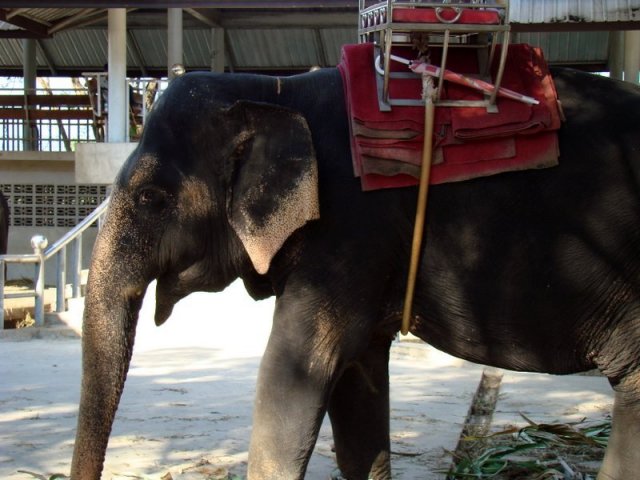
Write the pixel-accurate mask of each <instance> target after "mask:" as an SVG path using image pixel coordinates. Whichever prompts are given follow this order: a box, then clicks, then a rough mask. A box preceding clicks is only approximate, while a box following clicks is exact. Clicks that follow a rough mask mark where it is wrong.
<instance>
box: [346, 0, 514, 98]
mask: <svg viewBox="0 0 640 480" xmlns="http://www.w3.org/2000/svg"><path fill="white" fill-rule="evenodd" d="M358 35H359V43H373V44H374V45H375V46H376V60H375V61H376V64H379V73H380V75H379V77H376V78H377V80H378V92H377V93H378V101H379V104H380V109H381V110H390V109H391V107H392V106H394V105H399V106H402V105H416V104H418V102H416V100H415V99H413V98H410V97H398V96H394V95H393V94H392V92H391V91H390V82H391V80H392V79H393V78H402V77H403V76H406V75H407V72H403V73H400V72H394V71H393V67H392V65H393V62H394V55H393V53H392V50H393V49H394V48H396V47H399V46H412V47H413V48H414V49H416V50H418V51H419V54H420V55H422V56H425V57H426V58H427V59H429V60H431V59H430V58H429V57H430V55H431V54H432V52H433V50H440V52H441V56H440V59H439V61H440V67H441V71H440V72H439V73H438V74H437V75H436V76H437V77H438V87H439V90H440V89H441V87H442V85H443V82H444V77H445V75H444V72H445V69H446V68H447V61H448V55H449V52H451V51H453V50H459V49H465V50H472V51H474V52H475V53H476V55H477V56H478V59H479V61H480V69H479V71H478V72H477V73H478V75H480V76H481V77H484V78H485V79H488V73H489V68H490V67H491V65H492V64H493V62H494V57H495V55H496V51H497V46H498V44H499V43H501V44H502V45H503V46H508V45H509V37H510V27H509V0H439V1H433V0H431V1H429V0H411V1H397V0H384V1H380V0H377V1H375V0H359V25H358ZM502 52H503V53H502V55H500V59H499V63H498V68H497V70H496V72H495V75H494V80H495V81H494V85H495V90H494V91H492V92H490V93H489V95H487V96H486V97H485V98H480V99H474V100H473V101H471V102H472V103H469V102H470V101H468V100H466V99H456V100H452V99H449V100H448V101H447V104H448V105H459V106H465V105H471V104H473V105H476V106H484V107H486V108H489V109H491V110H494V105H495V100H496V95H497V93H496V92H497V91H498V90H499V88H500V86H501V83H502V75H503V72H504V67H505V63H506V50H505V49H503V50H502ZM437 100H438V101H439V102H441V100H442V99H441V95H440V93H437ZM441 104H442V103H441Z"/></svg>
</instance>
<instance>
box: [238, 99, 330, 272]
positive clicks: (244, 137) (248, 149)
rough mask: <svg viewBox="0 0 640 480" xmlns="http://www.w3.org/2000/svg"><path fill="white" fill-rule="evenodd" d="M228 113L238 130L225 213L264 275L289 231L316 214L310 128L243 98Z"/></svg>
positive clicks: (284, 111) (280, 111) (290, 114)
mask: <svg viewBox="0 0 640 480" xmlns="http://www.w3.org/2000/svg"><path fill="white" fill-rule="evenodd" d="M228 114H229V115H230V117H231V118H232V119H233V120H232V122H234V124H235V125H242V132H241V133H240V134H239V135H238V137H236V143H237V147H236V150H235V153H234V155H233V166H232V169H233V173H232V176H231V182H230V191H229V194H228V197H227V214H228V216H229V221H230V223H231V226H232V227H233V229H234V230H235V232H236V234H237V235H238V237H239V238H240V240H241V241H242V243H243V245H244V247H245V249H246V251H247V253H248V254H249V257H250V258H251V261H252V262H253V266H254V267H255V269H256V271H257V272H258V273H260V274H264V273H267V271H268V270H269V266H270V264H271V260H272V259H273V257H274V255H275V254H276V253H277V252H278V250H279V249H280V247H282V245H283V244H284V242H285V241H286V239H287V238H288V237H289V235H291V234H292V233H293V232H294V231H295V230H297V229H298V228H300V227H302V226H303V225H304V224H306V223H307V222H308V221H310V220H314V219H317V218H319V204H318V168H317V164H316V157H315V152H314V148H313V142H312V140H311V131H310V130H309V127H308V125H307V122H306V120H305V119H304V117H303V116H302V115H300V114H299V113H296V112H294V111H291V110H287V109H284V108H281V107H278V106H275V105H268V104H259V103H253V102H247V101H241V102H237V103H236V104H234V105H233V106H232V107H231V108H230V109H229V111H228ZM237 122H238V123H237Z"/></svg>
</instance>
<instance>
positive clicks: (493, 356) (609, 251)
mask: <svg viewBox="0 0 640 480" xmlns="http://www.w3.org/2000/svg"><path fill="white" fill-rule="evenodd" d="M552 73H553V76H554V79H555V83H556V89H557V91H558V96H559V98H560V100H561V102H562V106H563V109H564V116H565V120H566V121H564V123H563V125H562V127H561V129H560V131H559V134H558V135H559V145H560V162H559V165H558V166H556V167H553V168H546V169H535V170H529V171H516V172H509V173H503V174H499V175H493V176H487V177H484V178H477V179H474V180H469V181H464V182H458V183H447V184H440V185H434V186H432V187H431V189H430V192H429V203H428V208H427V222H426V223H427V225H426V230H425V237H424V241H423V245H422V250H421V256H420V263H419V267H420V268H419V271H418V277H417V280H416V287H415V298H414V304H413V313H412V319H411V320H412V321H411V325H410V331H411V332H412V333H413V334H415V335H416V336H418V337H419V338H421V339H423V340H424V341H426V342H428V343H429V344H431V345H432V346H434V347H435V348H437V349H439V350H442V351H444V352H447V353H449V354H451V355H454V356H456V357H460V358H463V359H466V360H469V361H471V362H477V363H482V364H487V365H492V366H495V367H499V368H503V369H512V370H518V371H531V372H546V373H549V374H557V375H562V374H571V373H575V372H582V371H586V370H590V369H594V368H597V369H599V370H600V371H601V372H602V373H603V374H604V375H605V376H606V377H607V378H608V380H609V382H610V384H611V386H612V388H613V390H614V406H613V416H612V418H613V420H612V433H611V438H610V442H609V445H608V448H607V450H606V454H605V458H604V461H603V464H602V467H601V471H600V474H599V477H598V478H600V479H601V480H603V479H617V480H623V479H629V478H634V477H636V476H637V472H638V471H640V91H639V89H638V88H637V87H636V86H632V85H630V84H627V83H622V82H619V81H616V80H612V79H608V78H604V77H599V76H596V75H592V74H589V73H584V72H579V71H576V70H571V69H560V68H557V69H556V68H554V69H553V72H552ZM416 197H417V189H416V188H415V187H408V188H400V189H386V190H376V191H370V192H362V190H361V188H360V183H359V180H358V179H357V178H354V174H353V168H352V160H351V152H350V138H349V125H348V119H347V113H346V107H345V105H344V92H343V84H342V78H341V76H340V73H339V71H338V70H337V69H336V68H324V69H320V70H317V71H314V72H307V73H301V74H298V75H294V76H291V77H285V78H276V77H269V76H266V75H258V74H246V73H244V74H243V73H233V74H216V73H209V72H191V73H188V74H186V75H184V76H182V77H179V78H177V79H175V80H173V81H172V82H171V84H170V85H169V87H168V88H167V89H166V91H165V92H164V93H163V95H162V96H161V98H160V99H159V100H158V102H157V103H156V105H155V107H154V110H153V112H152V113H151V115H150V116H149V118H148V123H147V124H146V127H145V130H144V133H143V135H142V138H141V140H140V142H139V144H138V145H137V147H136V149H135V150H134V151H133V153H132V154H131V155H130V156H129V158H128V159H127V160H126V162H125V163H124V165H123V166H122V168H121V170H120V171H119V173H118V175H117V177H116V179H115V182H114V185H113V191H112V195H111V200H110V205H109V208H108V212H107V214H106V219H105V221H104V224H103V227H102V229H101V231H100V232H99V234H98V237H97V240H96V243H95V246H94V251H93V255H92V260H91V265H90V274H89V279H88V285H87V294H86V300H85V312H84V317H83V338H82V349H83V355H82V364H83V374H82V384H81V398H80V404H79V414H78V425H77V431H76V440H75V447H74V453H73V460H72V466H71V477H72V478H73V479H74V480H86V479H97V478H100V474H101V470H102V468H103V464H104V459H105V450H106V446H107V442H108V438H109V435H110V431H111V427H112V423H113V421H114V415H115V412H116V410H117V407H118V402H119V399H120V396H121V393H122V391H123V388H124V383H125V378H126V375H127V370H128V368H129V363H130V359H131V355H132V348H133V344H134V339H135V338H134V337H135V330H136V322H137V319H138V312H139V309H140V306H141V303H142V299H143V296H144V294H145V292H146V289H147V287H148V285H149V284H150V282H152V281H154V280H156V281H157V284H156V305H155V317H154V318H155V323H156V324H157V325H161V324H163V323H164V322H165V321H166V320H167V318H168V317H169V316H170V314H171V311H172V308H173V305H174V304H175V303H176V302H177V301H178V300H179V299H181V298H183V297H185V296H186V295H188V294H190V293H191V292H194V291H210V292H218V291H221V290H223V289H224V288H225V287H226V286H228V285H229V284H230V283H231V282H232V281H234V280H236V279H238V278H240V279H242V281H243V282H244V285H245V287H246V289H247V291H248V292H249V294H250V295H251V296H252V297H253V298H255V299H262V298H266V297H270V296H275V309H274V315H273V323H272V327H271V332H270V336H269V339H268V342H267V346H266V349H265V352H264V355H263V358H262V360H261V364H260V368H259V373H258V380H257V386H256V400H255V404H254V415H253V425H252V432H251V438H250V446H249V462H248V474H247V475H248V478H249V479H251V480H257V479H263V480H264V479H301V478H304V475H305V469H306V467H307V463H308V460H309V457H310V455H311V452H312V449H313V447H314V444H315V442H316V439H317V436H318V432H319V428H320V424H321V422H322V420H323V418H324V417H325V415H328V416H329V419H330V422H331V426H332V432H333V437H334V444H335V454H336V462H337V465H338V468H339V469H340V470H341V472H342V475H343V476H344V478H347V479H349V480H359V479H366V478H374V479H376V480H379V479H389V478H391V464H390V463H391V462H390V451H391V450H390V438H389V417H390V414H389V371H388V361H389V350H390V345H391V344H392V341H393V340H394V338H395V336H396V334H397V332H398V330H399V329H400V323H401V312H402V309H403V303H404V293H405V292H404V290H405V286H406V278H407V272H408V270H409V265H408V263H409V261H408V260H409V257H410V250H411V238H412V235H413V225H414V220H415V211H416Z"/></svg>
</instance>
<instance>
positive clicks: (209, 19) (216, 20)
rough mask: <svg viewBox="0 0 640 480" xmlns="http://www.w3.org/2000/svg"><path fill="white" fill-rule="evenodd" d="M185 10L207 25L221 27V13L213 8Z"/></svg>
mask: <svg viewBox="0 0 640 480" xmlns="http://www.w3.org/2000/svg"><path fill="white" fill-rule="evenodd" d="M184 11H185V12H187V13H188V14H189V15H191V16H192V17H193V18H195V19H196V20H199V21H201V22H202V23H204V24H205V25H207V26H209V27H211V28H219V27H220V15H219V14H218V12H217V11H216V10H212V9H209V8H208V9H206V10H205V9H201V10H196V9H195V8H185V9H184Z"/></svg>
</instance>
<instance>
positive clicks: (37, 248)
mask: <svg viewBox="0 0 640 480" xmlns="http://www.w3.org/2000/svg"><path fill="white" fill-rule="evenodd" d="M48 244H49V241H48V240H47V238H46V237H44V236H42V235H34V236H33V237H31V247H32V248H33V253H34V254H35V255H37V256H38V261H37V262H36V278H35V280H36V284H35V308H34V310H35V317H36V318H35V320H36V326H38V327H42V326H44V262H45V258H44V249H45V248H47V245H48Z"/></svg>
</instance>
